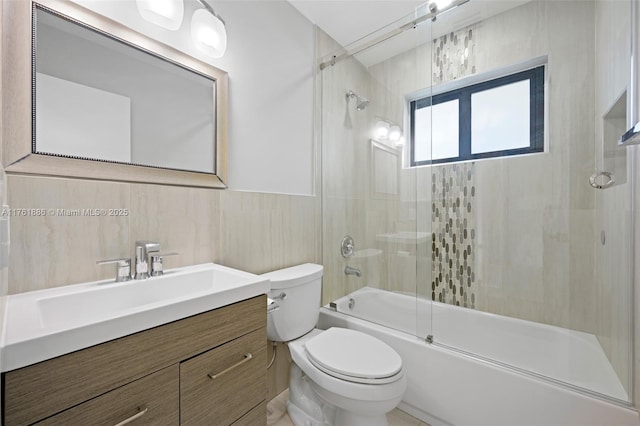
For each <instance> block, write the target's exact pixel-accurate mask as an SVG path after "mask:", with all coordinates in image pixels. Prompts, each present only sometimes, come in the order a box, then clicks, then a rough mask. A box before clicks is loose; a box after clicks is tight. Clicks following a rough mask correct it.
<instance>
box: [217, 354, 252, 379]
mask: <svg viewBox="0 0 640 426" xmlns="http://www.w3.org/2000/svg"><path fill="white" fill-rule="evenodd" d="M251 358H253V355H251V353H246V354H244V359H243V360H242V361H240V362H237V363H235V364H233V365H232V366H231V367H229V368H225V369H224V370H222V371H221V372H219V373H218V374H213V373H209V374H207V376H209V378H210V379H217V378H218V377H220V376H222V375H223V374H227V373H228V372H229V371H231V370H233V369H234V368H236V367H240V366H241V365H242V364H244V363H245V362H248V361H251Z"/></svg>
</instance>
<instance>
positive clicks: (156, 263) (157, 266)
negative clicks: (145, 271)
mask: <svg viewBox="0 0 640 426" xmlns="http://www.w3.org/2000/svg"><path fill="white" fill-rule="evenodd" d="M177 254H179V253H176V252H172V253H162V254H152V255H151V256H149V263H150V264H151V274H150V275H151V276H152V277H159V276H161V275H164V269H163V266H162V258H164V257H166V256H175V255H177Z"/></svg>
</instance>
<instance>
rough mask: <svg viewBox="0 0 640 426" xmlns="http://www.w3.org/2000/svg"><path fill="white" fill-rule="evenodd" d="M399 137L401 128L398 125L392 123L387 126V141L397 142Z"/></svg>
mask: <svg viewBox="0 0 640 426" xmlns="http://www.w3.org/2000/svg"><path fill="white" fill-rule="evenodd" d="M401 137H402V130H401V129H400V126H398V125H397V124H394V125H393V126H391V127H390V128H389V141H391V142H393V143H394V144H395V143H398V141H399V140H400V138H401Z"/></svg>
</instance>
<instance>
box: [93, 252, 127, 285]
mask: <svg viewBox="0 0 640 426" xmlns="http://www.w3.org/2000/svg"><path fill="white" fill-rule="evenodd" d="M111 263H116V264H117V266H116V282H117V283H120V282H123V281H129V280H130V279H131V259H129V258H127V257H124V258H122V259H110V260H96V264H97V265H108V264H111Z"/></svg>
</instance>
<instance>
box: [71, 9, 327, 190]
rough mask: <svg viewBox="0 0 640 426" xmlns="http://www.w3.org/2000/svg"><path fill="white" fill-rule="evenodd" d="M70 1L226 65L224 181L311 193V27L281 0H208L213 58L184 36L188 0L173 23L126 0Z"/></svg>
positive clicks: (187, 34)
mask: <svg viewBox="0 0 640 426" xmlns="http://www.w3.org/2000/svg"><path fill="white" fill-rule="evenodd" d="M73 1H74V2H76V3H78V4H81V5H83V6H85V7H87V8H89V9H91V10H93V11H95V12H97V13H100V14H102V15H104V16H107V17H109V18H111V19H114V20H116V21H119V22H121V23H122V24H124V25H127V26H128V27H130V28H132V29H134V30H136V31H139V32H141V33H143V34H145V35H147V36H149V37H152V38H154V39H156V40H159V41H162V42H164V43H166V44H169V45H171V46H173V47H175V48H177V49H180V50H182V51H183V52H185V53H187V54H190V55H192V56H194V57H197V58H198V59H200V60H203V61H205V62H208V63H210V64H212V65H214V66H217V67H219V68H222V69H224V70H225V71H227V72H228V73H229V82H230V83H229V108H230V109H229V123H228V125H229V158H228V165H229V167H228V169H229V175H228V182H227V183H228V184H229V188H231V189H235V190H243V191H256V192H279V193H289V194H301V195H311V194H313V193H314V175H315V173H314V139H313V128H314V119H313V94H314V74H315V70H314V67H315V29H314V26H313V25H312V24H311V23H310V22H309V21H308V20H307V19H306V18H305V17H303V16H302V15H301V14H300V13H299V12H298V11H297V10H296V9H295V8H293V6H291V5H290V4H289V3H288V2H286V1H282V0H276V1H230V0H225V1H211V2H210V3H211V4H212V6H213V7H214V8H215V10H216V12H217V13H218V14H220V15H221V16H222V18H223V19H224V21H225V22H226V27H227V35H228V40H229V41H228V46H227V53H226V54H225V56H224V57H223V58H220V59H215V60H214V59H209V58H207V57H205V56H203V55H201V54H200V53H199V52H198V50H197V49H196V48H195V46H194V45H193V43H192V40H191V35H190V28H189V25H190V22H191V15H192V14H193V11H194V10H195V9H197V8H199V6H198V3H197V2H196V1H195V0H185V14H184V19H183V22H182V26H181V27H180V28H179V29H178V30H177V31H168V30H165V29H163V28H160V27H157V26H154V25H153V24H150V23H148V22H146V21H144V20H143V19H142V18H141V17H140V15H139V14H138V11H137V8H136V4H135V1H134V0H101V1H97V0H73Z"/></svg>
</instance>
